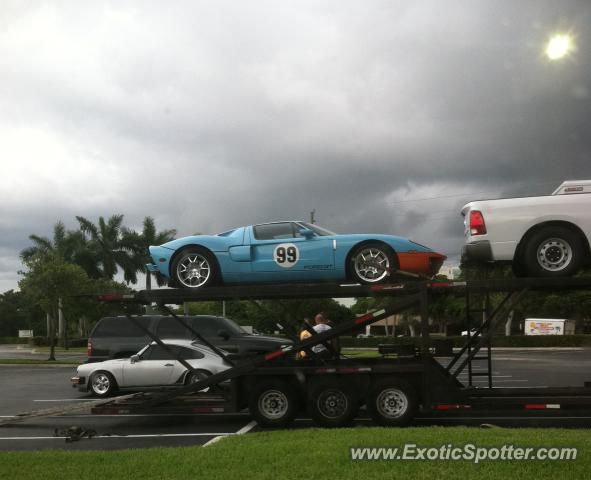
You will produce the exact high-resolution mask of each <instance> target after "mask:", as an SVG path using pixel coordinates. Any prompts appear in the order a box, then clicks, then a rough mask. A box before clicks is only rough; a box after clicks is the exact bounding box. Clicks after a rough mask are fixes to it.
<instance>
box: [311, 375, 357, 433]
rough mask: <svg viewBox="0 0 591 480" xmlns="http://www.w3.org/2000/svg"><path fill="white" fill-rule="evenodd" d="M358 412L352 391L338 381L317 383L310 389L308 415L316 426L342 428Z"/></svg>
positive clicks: (355, 395) (355, 398)
mask: <svg viewBox="0 0 591 480" xmlns="http://www.w3.org/2000/svg"><path fill="white" fill-rule="evenodd" d="M358 411H359V397H358V396H357V394H356V393H355V391H354V390H353V389H351V388H350V387H348V386H347V385H344V384H343V383H342V382H339V381H328V382H326V381H325V382H322V383H318V384H317V385H316V386H313V387H312V388H311V389H310V395H309V396H308V413H309V414H310V416H311V417H312V419H313V420H314V422H315V423H316V424H317V425H320V426H322V427H331V428H332V427H342V426H344V425H347V424H348V423H350V422H351V421H352V420H353V419H354V418H355V416H356V415H357V412H358Z"/></svg>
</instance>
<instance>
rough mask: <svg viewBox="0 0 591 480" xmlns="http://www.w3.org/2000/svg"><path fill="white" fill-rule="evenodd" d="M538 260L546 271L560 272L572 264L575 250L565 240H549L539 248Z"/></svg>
mask: <svg viewBox="0 0 591 480" xmlns="http://www.w3.org/2000/svg"><path fill="white" fill-rule="evenodd" d="M537 258H538V263H539V264H540V267H542V268H543V269H544V270H546V271H548V272H559V271H561V270H564V269H565V268H566V267H568V266H569V265H570V263H571V262H572V259H573V249H572V247H571V246H570V243H568V242H567V241H566V240H564V239H563V238H548V239H546V240H544V241H543V242H542V243H540V245H539V246H538V251H537Z"/></svg>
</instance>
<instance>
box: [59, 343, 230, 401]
mask: <svg viewBox="0 0 591 480" xmlns="http://www.w3.org/2000/svg"><path fill="white" fill-rule="evenodd" d="M164 343H165V344H166V345H167V346H169V347H170V348H171V349H172V350H173V351H175V353H176V354H177V355H180V357H181V358H182V359H183V360H186V361H187V363H189V364H190V365H191V366H192V367H193V368H194V369H195V371H194V372H191V371H189V370H188V369H187V368H186V367H185V366H184V365H183V364H182V363H181V362H179V361H178V360H176V359H175V358H173V356H172V355H171V354H170V353H169V352H167V351H166V350H165V349H164V348H162V347H161V346H160V345H158V344H156V343H155V342H153V343H151V344H149V345H146V346H145V347H144V348H142V349H141V350H140V351H139V352H138V353H137V354H136V355H132V356H131V358H118V359H113V360H106V361H104V362H95V363H85V364H83V365H80V366H79V367H78V369H77V370H76V375H75V376H74V377H72V379H71V382H72V386H73V387H75V388H76V387H77V388H78V390H80V391H81V392H90V393H92V394H93V395H95V396H97V397H107V396H109V395H112V394H113V393H114V392H116V391H117V390H120V389H133V390H139V389H141V388H144V387H163V386H175V385H176V386H182V385H187V384H189V383H192V382H196V381H198V380H201V379H203V378H205V377H208V376H210V375H213V374H216V373H219V372H222V371H223V370H226V369H228V368H230V364H228V363H227V362H225V361H224V360H223V359H222V358H220V357H219V356H218V355H216V353H215V352H213V351H212V350H211V349H210V348H208V347H206V346H205V345H202V344H199V343H196V342H192V341H190V340H168V341H164Z"/></svg>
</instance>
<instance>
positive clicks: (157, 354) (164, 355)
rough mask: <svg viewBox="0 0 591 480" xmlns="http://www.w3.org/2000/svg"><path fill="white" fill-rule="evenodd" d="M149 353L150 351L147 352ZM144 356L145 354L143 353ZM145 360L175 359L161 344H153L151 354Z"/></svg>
mask: <svg viewBox="0 0 591 480" xmlns="http://www.w3.org/2000/svg"><path fill="white" fill-rule="evenodd" d="M146 353H148V352H146ZM142 357H143V355H142ZM145 360H174V358H173V356H172V355H171V354H170V353H168V352H167V351H166V350H164V348H162V347H161V346H160V345H152V346H151V347H150V348H149V356H147V357H146V358H145Z"/></svg>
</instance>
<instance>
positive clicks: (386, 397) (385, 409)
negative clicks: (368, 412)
mask: <svg viewBox="0 0 591 480" xmlns="http://www.w3.org/2000/svg"><path fill="white" fill-rule="evenodd" d="M376 408H377V410H378V412H379V414H380V415H381V416H382V417H384V418H399V417H401V416H402V415H404V414H405V413H406V411H407V410H408V397H407V396H406V394H405V393H404V392H403V391H402V390H399V389H397V388H394V387H391V388H386V389H384V390H382V391H381V392H380V394H379V395H378V397H377V398H376Z"/></svg>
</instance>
